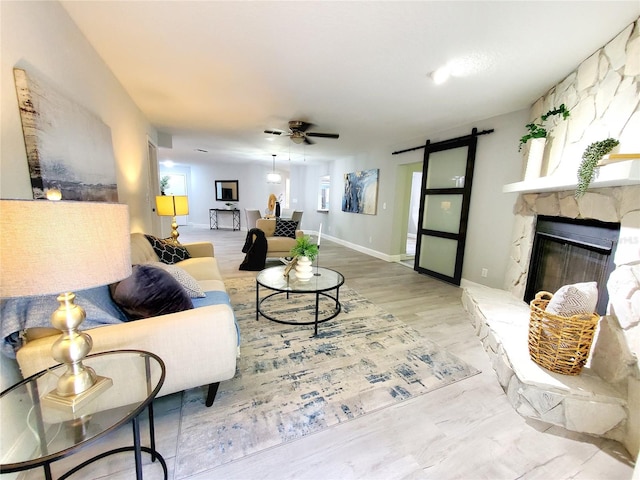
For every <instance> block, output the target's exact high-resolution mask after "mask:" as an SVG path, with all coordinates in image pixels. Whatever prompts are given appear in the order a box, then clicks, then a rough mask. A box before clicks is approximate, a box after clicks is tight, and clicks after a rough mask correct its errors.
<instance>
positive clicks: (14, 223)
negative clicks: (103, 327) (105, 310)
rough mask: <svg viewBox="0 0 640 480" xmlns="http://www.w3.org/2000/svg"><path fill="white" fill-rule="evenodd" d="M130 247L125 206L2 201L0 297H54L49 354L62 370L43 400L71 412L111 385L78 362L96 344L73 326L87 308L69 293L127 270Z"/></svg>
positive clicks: (111, 279) (123, 274)
mask: <svg viewBox="0 0 640 480" xmlns="http://www.w3.org/2000/svg"><path fill="white" fill-rule="evenodd" d="M130 245H131V242H130V236H129V211H128V207H127V206H126V205H120V204H114V203H100V202H77V201H69V202H67V201H50V200H0V264H1V265H2V270H1V272H0V297H1V298H11V297H30V296H40V295H51V294H59V296H58V297H57V300H58V302H59V303H60V305H59V307H58V309H57V310H56V311H55V312H53V314H52V316H51V323H52V325H53V326H54V327H55V328H57V329H58V330H61V331H62V335H61V336H60V338H58V340H56V342H55V343H54V344H53V346H52V348H51V354H52V357H53V358H54V359H55V360H57V361H58V362H59V363H64V364H66V366H67V368H66V371H65V373H64V374H63V375H62V376H61V377H60V378H59V379H58V383H57V387H56V389H55V390H53V391H52V392H50V393H49V394H48V395H46V396H45V397H44V398H43V401H45V402H46V401H48V402H49V403H50V404H53V405H55V406H58V407H62V408H69V409H71V410H72V411H74V412H75V411H76V410H77V409H79V408H80V406H81V405H82V404H84V403H85V402H86V401H89V400H91V399H93V398H95V397H96V396H97V395H99V394H100V392H102V391H104V390H105V389H107V388H109V387H110V386H111V384H112V381H111V379H110V378H106V377H101V376H98V375H97V374H96V372H95V371H94V370H93V369H91V368H90V367H85V366H84V365H83V364H82V359H83V358H84V357H85V356H86V355H87V354H88V353H89V352H90V351H91V347H92V346H93V342H92V340H91V337H90V336H89V335H88V334H87V333H85V332H80V331H78V327H79V326H80V325H81V324H82V322H83V321H84V319H85V312H84V310H83V309H82V307H80V306H79V305H76V304H75V303H74V299H75V294H74V293H72V292H73V291H78V290H85V289H88V288H93V287H97V286H101V285H106V284H109V283H113V282H117V281H119V280H122V279H123V278H126V277H128V276H129V275H131V246H130ZM61 292H62V293H61Z"/></svg>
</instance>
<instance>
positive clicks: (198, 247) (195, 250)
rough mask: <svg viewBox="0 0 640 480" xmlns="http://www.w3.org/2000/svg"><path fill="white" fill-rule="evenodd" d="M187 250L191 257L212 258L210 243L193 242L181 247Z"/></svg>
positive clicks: (211, 245)
mask: <svg viewBox="0 0 640 480" xmlns="http://www.w3.org/2000/svg"><path fill="white" fill-rule="evenodd" d="M182 246H183V247H185V248H186V249H187V251H188V252H189V255H191V256H192V257H213V256H214V254H213V243H211V242H195V243H185V244H183V245H182Z"/></svg>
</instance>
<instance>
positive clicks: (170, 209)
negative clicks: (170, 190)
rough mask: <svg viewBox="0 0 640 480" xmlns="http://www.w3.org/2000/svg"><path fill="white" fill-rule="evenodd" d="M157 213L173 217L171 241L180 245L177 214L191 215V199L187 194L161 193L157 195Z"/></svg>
mask: <svg viewBox="0 0 640 480" xmlns="http://www.w3.org/2000/svg"><path fill="white" fill-rule="evenodd" d="M156 213H157V214H158V215H159V216H161V217H173V220H172V222H171V241H172V242H173V243H174V244H175V245H180V242H179V241H178V236H179V235H180V234H179V233H178V223H177V222H176V216H177V215H189V199H188V198H187V196H186V195H160V196H158V197H156Z"/></svg>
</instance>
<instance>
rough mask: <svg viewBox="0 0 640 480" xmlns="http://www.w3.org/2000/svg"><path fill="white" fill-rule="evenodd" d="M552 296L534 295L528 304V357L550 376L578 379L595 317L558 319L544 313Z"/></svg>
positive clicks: (596, 319)
mask: <svg viewBox="0 0 640 480" xmlns="http://www.w3.org/2000/svg"><path fill="white" fill-rule="evenodd" d="M551 298H553V294H551V293H549V292H538V293H537V294H536V298H535V299H533V300H531V303H530V306H531V318H530V320H529V355H530V356H531V360H533V361H534V362H536V363H537V364H538V365H540V366H542V367H544V368H546V369H547V370H551V371H552V372H556V373H562V374H564V375H578V374H579V373H580V371H581V370H582V367H583V366H584V364H585V363H586V361H587V358H588V357H589V350H591V342H592V341H593V334H594V333H595V330H596V326H597V325H598V321H599V320H600V316H599V315H598V314H597V313H592V314H585V315H574V316H573V317H561V316H558V315H553V314H551V313H547V312H546V308H547V305H548V303H549V300H551Z"/></svg>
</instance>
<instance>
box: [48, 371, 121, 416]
mask: <svg viewBox="0 0 640 480" xmlns="http://www.w3.org/2000/svg"><path fill="white" fill-rule="evenodd" d="M112 385H113V380H111V379H110V378H108V377H100V376H98V377H97V379H96V383H94V384H93V385H92V386H91V387H89V388H88V389H87V390H85V391H84V392H82V393H77V394H75V395H68V396H64V395H60V394H59V393H58V392H57V391H56V390H52V391H51V392H49V393H47V394H46V395H45V396H44V397H42V399H41V400H40V402H41V403H42V405H45V406H48V407H53V408H57V409H60V410H64V411H66V412H73V413H76V412H77V411H78V410H80V409H81V408H82V407H83V406H85V405H86V404H87V403H88V402H90V401H91V400H94V399H95V398H96V397H98V396H99V395H100V394H102V392H104V391H105V390H108V389H109V388H110V387H111V386H112Z"/></svg>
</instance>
